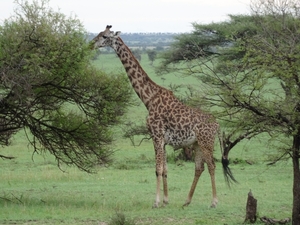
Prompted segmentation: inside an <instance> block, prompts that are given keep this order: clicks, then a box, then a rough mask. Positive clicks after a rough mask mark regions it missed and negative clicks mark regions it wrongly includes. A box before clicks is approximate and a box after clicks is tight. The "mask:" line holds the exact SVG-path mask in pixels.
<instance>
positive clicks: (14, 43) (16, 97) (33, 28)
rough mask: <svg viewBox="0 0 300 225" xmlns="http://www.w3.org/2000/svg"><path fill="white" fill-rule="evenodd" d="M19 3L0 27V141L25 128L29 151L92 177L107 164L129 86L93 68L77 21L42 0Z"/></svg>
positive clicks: (117, 78)
mask: <svg viewBox="0 0 300 225" xmlns="http://www.w3.org/2000/svg"><path fill="white" fill-rule="evenodd" d="M16 4H17V8H16V10H15V15H14V16H13V17H11V18H9V19H7V20H5V21H4V23H3V25H2V26H1V27H0V77H1V80H0V122H1V124H0V143H1V144H2V145H7V144H9V143H10V142H9V141H8V139H9V138H10V137H11V136H12V135H14V134H15V133H17V132H18V131H19V130H20V129H24V131H25V132H26V133H27V134H28V135H27V138H28V140H29V141H30V143H31V144H32V146H33V147H34V151H49V152H50V153H51V154H53V155H54V156H55V158H56V160H57V162H58V164H59V165H60V163H64V164H67V165H76V166H77V167H78V168H80V169H81V170H84V171H88V172H90V171H92V169H93V166H95V165H96V164H105V163H107V162H109V161H110V155H111V154H112V150H111V149H110V148H109V144H110V143H111V141H112V138H113V137H112V132H111V129H110V127H111V126H112V125H114V124H117V123H119V122H120V116H122V115H123V114H124V112H125V110H126V107H127V106H128V104H130V97H131V91H130V90H131V89H130V87H129V85H128V82H127V80H126V79H125V78H124V76H123V75H121V74H120V75H110V76H108V75H106V74H104V73H103V72H101V71H99V70H96V69H95V68H94V67H93V66H92V65H91V58H92V55H91V53H92V52H91V50H90V48H89V44H88V42H87V40H86V36H87V35H86V32H85V30H84V28H83V26H82V24H81V22H80V21H79V20H78V19H77V18H76V17H66V16H65V15H63V14H62V13H60V12H55V11H54V10H53V9H51V8H49V6H48V1H47V0H41V1H33V3H32V4H30V3H28V1H16ZM1 157H2V158H5V156H3V155H1Z"/></svg>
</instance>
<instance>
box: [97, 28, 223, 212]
mask: <svg viewBox="0 0 300 225" xmlns="http://www.w3.org/2000/svg"><path fill="white" fill-rule="evenodd" d="M111 27H112V26H111V25H108V26H107V27H106V29H105V30H104V31H102V32H100V33H99V34H98V35H97V36H96V37H95V38H94V39H93V40H92V44H93V48H101V47H106V46H110V47H112V48H113V49H114V50H115V52H116V54H117V55H118V57H119V58H120V60H121V62H122V64H123V66H124V68H125V70H126V73H127V75H128V78H129V80H130V82H131V85H132V87H133V88H134V90H135V92H136V94H137V95H138V96H139V98H140V99H141V101H142V102H143V103H144V105H145V106H146V108H147V110H148V116H147V127H148V130H149V132H150V134H151V137H152V140H153V145H154V150H155V160H156V198H155V202H154V204H153V207H154V208H156V207H159V205H160V186H161V182H162V184H163V193H164V196H163V204H164V205H165V204H167V203H168V184H167V173H168V169H167V157H166V151H165V145H166V144H168V145H172V146H174V147H175V148H180V147H185V146H192V147H193V149H194V151H195V175H194V180H193V182H192V185H191V188H190V191H189V193H188V197H187V199H186V201H185V203H184V206H187V205H189V204H190V202H191V200H192V197H193V194H194V191H195V188H196V185H197V182H198V180H199V177H200V176H201V174H202V172H203V171H204V164H205V163H206V164H207V166H208V171H209V174H210V177H211V185H212V197H213V199H212V203H211V207H216V205H217V202H218V200H217V192H216V184H215V162H214V158H213V150H214V141H215V137H216V134H217V132H218V130H219V124H218V123H217V122H216V120H215V119H214V118H213V116H212V115H210V114H208V113H204V112H202V111H201V110H199V109H195V108H191V107H188V106H186V105H184V104H183V103H181V102H180V101H179V100H178V99H177V98H176V97H175V96H174V94H173V93H172V92H171V91H170V90H168V89H166V88H164V87H161V86H160V85H158V84H156V83H155V82H154V81H152V80H151V78H150V77H149V76H148V75H147V73H146V72H145V71H144V70H143V68H142V67H141V65H140V64H139V62H138V60H136V58H135V57H134V55H133V54H132V52H131V50H130V49H129V48H128V47H127V46H126V45H125V43H124V42H123V40H122V39H121V38H120V37H119V34H120V32H116V33H114V32H112V31H110V28H111Z"/></svg>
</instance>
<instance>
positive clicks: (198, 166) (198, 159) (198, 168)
mask: <svg viewBox="0 0 300 225" xmlns="http://www.w3.org/2000/svg"><path fill="white" fill-rule="evenodd" d="M194 150H195V176H194V180H193V183H192V186H191V189H190V192H189V194H188V197H187V199H186V201H185V203H184V205H183V206H188V205H189V204H190V203H191V201H192V198H193V195H194V192H195V189H196V186H197V183H198V180H199V178H200V176H201V174H202V172H203V171H204V161H203V157H202V152H201V150H200V149H199V146H197V145H194Z"/></svg>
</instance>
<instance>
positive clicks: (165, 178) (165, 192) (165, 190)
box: [163, 157, 169, 206]
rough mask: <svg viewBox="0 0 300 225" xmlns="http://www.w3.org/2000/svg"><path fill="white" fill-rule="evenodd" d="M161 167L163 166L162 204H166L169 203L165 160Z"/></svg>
mask: <svg viewBox="0 0 300 225" xmlns="http://www.w3.org/2000/svg"><path fill="white" fill-rule="evenodd" d="M165 158H166V157H165ZM163 167H164V169H163V186H164V201H163V204H164V206H165V205H167V204H168V203H169V200H168V182H167V178H168V170H167V162H166V160H165V162H164V166H163Z"/></svg>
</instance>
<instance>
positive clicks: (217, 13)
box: [0, 0, 250, 33]
mask: <svg viewBox="0 0 300 225" xmlns="http://www.w3.org/2000/svg"><path fill="white" fill-rule="evenodd" d="M31 1H32V0H29V2H31ZM49 4H50V6H51V7H52V8H53V9H55V10H58V9H59V10H60V12H62V13H64V14H66V15H71V14H75V15H76V16H77V17H78V18H79V19H80V20H81V21H82V23H83V25H84V26H85V28H86V30H87V31H89V32H93V33H98V32H100V31H102V30H103V29H104V28H105V26H106V25H107V24H111V25H113V29H112V30H120V31H122V32H124V33H128V32H179V33H182V32H190V31H192V25H191V23H192V22H197V23H211V22H220V21H224V20H226V19H228V17H227V15H228V14H249V4H250V0H107V1H104V0H50V3H49ZM15 7H17V5H16V4H15V3H14V1H13V0H0V23H2V22H3V20H4V19H6V18H8V17H9V16H10V15H13V9H14V8H15Z"/></svg>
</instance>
